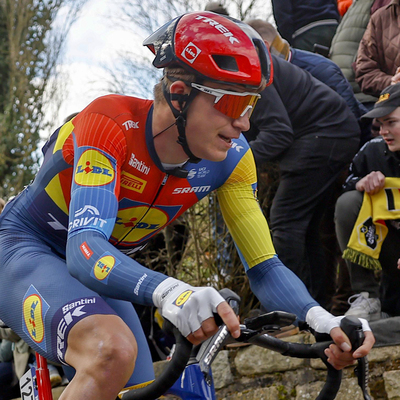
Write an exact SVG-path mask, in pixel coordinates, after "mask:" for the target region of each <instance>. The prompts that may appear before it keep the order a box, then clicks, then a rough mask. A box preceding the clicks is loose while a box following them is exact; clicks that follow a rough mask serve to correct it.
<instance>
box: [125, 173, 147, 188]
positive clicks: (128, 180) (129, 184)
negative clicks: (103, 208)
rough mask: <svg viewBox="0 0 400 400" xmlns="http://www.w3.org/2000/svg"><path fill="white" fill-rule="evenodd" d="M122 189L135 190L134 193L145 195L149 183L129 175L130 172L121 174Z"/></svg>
mask: <svg viewBox="0 0 400 400" xmlns="http://www.w3.org/2000/svg"><path fill="white" fill-rule="evenodd" d="M120 184H121V187H123V188H125V189H128V190H133V191H134V192H138V193H143V190H144V188H145V187H146V184H147V181H145V180H143V179H140V178H138V177H137V176H135V175H132V174H129V173H128V172H125V171H124V172H122V174H121V183H120Z"/></svg>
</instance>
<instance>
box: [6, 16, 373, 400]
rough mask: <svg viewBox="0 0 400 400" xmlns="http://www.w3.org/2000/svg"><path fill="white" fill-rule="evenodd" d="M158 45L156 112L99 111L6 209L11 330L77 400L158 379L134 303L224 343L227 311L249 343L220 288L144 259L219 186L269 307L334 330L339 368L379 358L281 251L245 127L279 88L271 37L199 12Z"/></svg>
mask: <svg viewBox="0 0 400 400" xmlns="http://www.w3.org/2000/svg"><path fill="white" fill-rule="evenodd" d="M144 45H146V46H147V47H148V48H149V49H150V50H151V51H152V52H153V53H154V55H155V59H154V61H153V64H154V65H155V66H156V67H157V68H164V76H163V78H162V80H161V82H160V83H158V84H157V85H156V87H155V101H154V102H153V101H150V100H142V99H137V98H133V97H128V96H118V95H108V96H104V97H101V98H99V99H97V100H95V101H93V102H92V103H91V104H89V106H88V107H86V108H85V109H84V110H83V111H81V112H80V113H79V114H78V115H77V116H75V117H74V118H73V119H72V120H70V121H68V122H67V123H65V124H64V125H63V126H62V127H61V128H59V129H57V130H56V131H55V132H54V134H53V135H52V136H51V137H50V139H49V140H48V142H47V143H46V145H45V146H44V148H43V153H44V160H43V164H42V166H41V168H40V170H39V172H38V174H37V176H36V179H35V180H34V182H32V184H30V185H29V186H28V187H27V188H26V189H25V190H24V191H23V192H22V193H20V194H19V195H18V196H17V197H16V198H14V199H13V200H12V201H11V202H9V203H8V205H6V207H5V209H4V211H3V213H2V215H1V220H0V270H1V279H0V300H1V310H0V318H1V319H2V320H4V322H5V323H6V324H7V325H8V326H10V327H11V328H12V329H13V330H14V331H15V332H16V333H17V334H18V335H19V336H20V337H22V338H24V340H26V341H27V342H28V343H29V344H30V345H31V346H32V347H33V348H34V349H35V350H37V351H39V352H40V353H42V354H43V355H44V356H45V357H47V358H49V359H51V360H53V361H58V362H61V363H63V364H66V365H69V366H72V367H73V368H74V369H75V370H76V373H75V376H74V378H73V379H72V381H71V382H70V384H69V385H68V387H67V388H66V390H65V391H64V392H63V395H62V397H61V398H62V399H63V400H66V399H74V400H77V399H85V400H88V399H89V400H90V399H104V400H111V399H114V398H115V397H116V395H117V393H118V392H119V390H120V389H121V388H122V387H123V386H124V385H135V384H139V383H142V382H147V381H150V380H151V379H153V370H152V363H151V357H150V354H149V351H148V347H147V344H146V340H145V338H144V336H143V333H142V332H141V328H140V323H139V321H138V318H137V316H136V315H135V312H134V310H133V307H132V305H131V302H133V303H139V304H144V305H155V306H157V307H158V308H159V309H160V311H161V314H162V315H163V316H164V317H165V318H167V319H169V320H171V322H172V323H174V324H175V325H176V326H177V327H178V328H179V330H180V331H181V332H182V334H183V335H185V336H187V338H188V339H189V340H190V341H192V342H193V343H199V342H201V341H202V340H204V339H205V338H207V337H209V336H211V335H212V334H214V333H215V332H216V329H217V327H216V324H215V321H214V319H213V313H215V312H218V313H219V315H220V316H221V317H222V319H223V321H224V322H225V323H226V324H227V327H228V329H229V330H230V332H231V333H232V335H233V336H234V337H237V336H238V334H239V325H238V321H237V318H236V316H235V315H234V313H233V311H232V309H231V308H230V307H229V306H228V305H227V303H225V302H224V301H223V299H222V297H221V296H220V295H219V294H218V292H217V291H215V290H214V289H212V288H198V287H192V286H190V285H188V284H186V283H184V282H182V281H180V280H178V279H175V278H173V277H167V276H165V275H163V274H160V273H157V272H154V271H151V270H149V269H147V268H145V267H144V266H142V265H139V264H138V263H137V262H135V261H134V260H132V259H131V258H130V257H129V255H130V254H132V253H133V252H135V251H140V249H141V248H143V246H144V244H145V243H146V242H147V241H148V240H149V239H150V237H152V236H153V235H154V234H156V233H157V232H159V231H160V229H162V228H163V227H164V226H165V225H167V224H168V223H170V222H171V221H173V220H174V219H175V218H177V217H178V216H179V215H181V214H182V213H183V212H184V211H185V210H186V209H187V208H189V207H190V206H192V205H193V204H195V203H196V202H197V201H199V200H200V199H201V198H203V197H204V196H206V195H207V194H208V193H209V192H211V191H212V190H217V192H218V196H219V201H220V203H221V208H222V212H223V215H224V218H225V220H226V223H227V225H228V227H229V229H230V231H231V234H232V236H233V238H234V240H235V242H236V243H237V246H238V249H239V252H240V254H241V256H242V259H243V263H244V265H245V268H246V271H247V274H248V276H249V279H250V284H251V286H252V289H253V290H254V292H255V294H256V295H257V296H258V297H259V298H260V300H261V301H262V303H263V304H264V306H265V307H266V308H267V309H271V310H272V309H280V310H285V311H290V312H293V313H296V314H297V316H298V317H299V318H300V319H302V320H306V321H307V322H308V323H309V324H310V325H311V327H313V328H314V329H316V330H317V331H319V332H326V333H329V332H330V333H331V336H332V338H333V340H334V341H335V343H336V344H337V345H332V348H331V349H328V350H327V354H328V356H329V359H330V360H331V362H332V364H333V365H334V366H335V367H336V368H342V367H344V366H345V365H349V364H351V363H353V362H354V357H355V355H357V356H362V355H366V354H367V353H368V352H369V350H370V349H371V347H372V345H373V342H374V339H373V335H372V333H371V332H370V331H368V330H369V328H368V326H367V324H366V323H365V329H366V330H367V332H366V339H365V342H364V345H363V346H362V348H360V349H359V350H357V352H356V353H355V354H354V355H352V354H351V352H350V351H349V350H350V345H349V342H348V339H347V338H346V337H345V335H344V333H343V332H342V331H341V330H340V328H338V325H339V320H340V318H338V317H333V316H332V315H331V314H329V313H328V312H327V311H325V310H324V309H323V308H322V307H320V306H319V305H318V303H316V302H315V301H314V300H313V299H312V298H311V297H310V295H309V294H308V292H307V291H306V289H305V287H304V285H303V284H302V283H301V282H300V281H299V280H298V279H297V278H296V276H295V275H294V274H293V273H291V271H289V270H288V269H287V268H286V267H284V266H283V264H282V263H281V262H280V261H279V259H278V258H277V256H276V255H275V252H274V248H273V245H272V242H271V238H270V235H269V230H268V226H267V222H266V220H265V218H264V217H263V215H262V213H261V211H260V208H259V206H258V203H257V201H256V198H255V187H256V171H255V165H254V161H253V157H252V153H251V151H250V149H249V146H248V144H247V142H246V141H245V139H244V138H243V136H242V134H241V131H245V130H247V129H248V128H249V115H250V113H251V110H252V109H253V107H254V105H255V102H256V100H257V98H258V97H259V95H258V93H259V92H260V91H261V90H262V89H263V88H264V87H265V85H266V84H268V83H269V82H270V81H271V79H272V71H271V62H270V59H269V56H268V51H267V50H266V48H265V45H264V43H263V41H262V39H261V38H260V37H259V36H258V34H257V33H256V32H255V31H254V30H253V29H252V28H250V27H249V26H247V25H245V24H243V23H241V22H239V21H235V20H232V19H229V18H226V17H223V16H222V15H218V14H214V13H211V12H196V13H189V14H184V15H183V16H180V17H177V18H175V19H174V20H172V21H170V22H169V23H167V24H166V25H164V26H163V27H162V28H160V29H159V30H158V31H156V32H155V33H154V34H153V35H151V36H150V37H149V38H148V39H146V40H145V42H144ZM135 339H136V341H135ZM343 350H345V351H343ZM135 359H137V360H139V361H140V365H138V368H134V367H135V363H134V361H133V360H135ZM132 373H133V374H132Z"/></svg>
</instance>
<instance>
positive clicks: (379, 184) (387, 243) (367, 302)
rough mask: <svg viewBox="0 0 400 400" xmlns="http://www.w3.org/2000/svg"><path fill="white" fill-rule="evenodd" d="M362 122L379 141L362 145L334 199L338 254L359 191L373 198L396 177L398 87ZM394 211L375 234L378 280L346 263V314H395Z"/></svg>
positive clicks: (399, 160)
mask: <svg viewBox="0 0 400 400" xmlns="http://www.w3.org/2000/svg"><path fill="white" fill-rule="evenodd" d="M363 118H376V119H377V121H378V122H379V124H380V137H377V138H374V139H372V140H371V141H369V142H367V143H366V144H365V145H364V146H363V147H362V148H361V149H360V150H359V152H358V153H357V154H356V156H355V157H354V159H353V162H352V164H351V166H350V175H349V177H348V178H347V180H346V183H345V185H344V191H345V192H344V193H343V194H342V195H341V196H340V197H339V199H338V200H337V203H336V212H335V223H336V232H337V237H338V241H339V245H340V248H341V250H342V251H344V250H345V249H346V247H347V245H348V242H349V239H350V236H351V233H352V230H353V227H354V225H355V222H356V220H357V218H358V215H359V212H360V209H361V206H362V202H363V195H364V193H368V194H370V195H374V194H377V193H379V192H380V191H382V190H384V186H385V182H386V179H387V178H389V177H391V178H400V84H396V85H391V86H389V87H387V88H386V89H384V90H383V91H382V92H381V95H380V98H379V100H378V101H377V102H376V103H375V106H374V108H373V109H372V110H371V111H370V112H368V113H367V114H365V115H364V116H363ZM386 189H387V188H386ZM395 189H397V187H396V188H395ZM396 191H397V190H396ZM394 212H395V213H396V214H395V215H394V219H391V220H387V221H386V222H385V224H386V227H387V229H388V232H387V236H386V237H385V238H383V236H381V239H382V238H383V239H384V240H383V243H382V247H381V251H380V253H379V261H380V265H381V268H382V272H381V279H380V280H379V279H377V277H376V273H375V271H374V270H372V269H367V268H364V267H362V266H360V265H358V264H355V263H353V262H350V261H348V260H346V264H347V266H348V268H349V272H350V279H351V285H352V289H353V291H354V292H355V293H356V294H355V295H354V296H352V297H350V298H349V304H350V306H351V307H350V309H349V310H348V312H347V313H346V315H353V316H357V317H360V318H365V319H367V320H369V321H374V320H377V319H380V318H382V317H387V314H388V315H389V316H398V315H400V293H399V287H400V271H399V269H397V268H396V267H397V260H398V258H399V257H400V247H399V243H400V222H399V221H400V212H399V211H398V210H397V207H396V209H395V210H394ZM396 216H397V218H398V219H397V218H396ZM374 226H375V225H374ZM374 226H370V228H369V233H370V234H372V235H373V236H375V234H377V235H379V232H376V231H375V229H376V228H375V227H374ZM377 237H378V236H377ZM378 275H379V274H378ZM381 311H382V313H381Z"/></svg>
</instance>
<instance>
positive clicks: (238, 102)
mask: <svg viewBox="0 0 400 400" xmlns="http://www.w3.org/2000/svg"><path fill="white" fill-rule="evenodd" d="M258 98H259V96H258V95H251V94H249V95H247V96H236V95H233V94H224V95H223V96H222V97H221V99H220V100H219V101H218V102H217V103H215V104H214V107H215V108H216V109H217V110H218V111H220V112H222V113H223V114H225V115H227V116H228V117H231V118H233V119H237V118H239V117H240V116H242V115H243V113H244V112H247V111H248V110H250V114H249V115H251V112H252V111H253V109H254V106H255V105H256V103H257V100H258Z"/></svg>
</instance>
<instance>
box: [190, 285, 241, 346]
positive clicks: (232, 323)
mask: <svg viewBox="0 0 400 400" xmlns="http://www.w3.org/2000/svg"><path fill="white" fill-rule="evenodd" d="M208 289H211V288H208ZM217 313H218V314H219V316H220V317H221V319H222V321H223V322H224V323H225V325H226V327H227V328H228V330H229V332H231V335H232V336H233V337H234V338H237V337H239V336H240V326H239V321H238V317H237V315H236V314H235V313H234V312H233V310H232V308H231V307H230V306H229V304H228V303H227V302H226V301H223V302H222V303H220V304H219V305H218V307H217ZM217 330H218V326H217V324H216V323H215V319H214V318H213V317H211V318H207V319H206V320H204V321H203V322H202V323H201V327H200V328H199V329H198V330H197V331H195V332H193V333H191V334H189V335H188V336H187V339H188V340H189V341H190V342H191V343H193V344H199V343H201V342H203V341H204V340H206V339H207V338H209V337H210V336H212V335H214V334H215V333H216V332H217Z"/></svg>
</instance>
